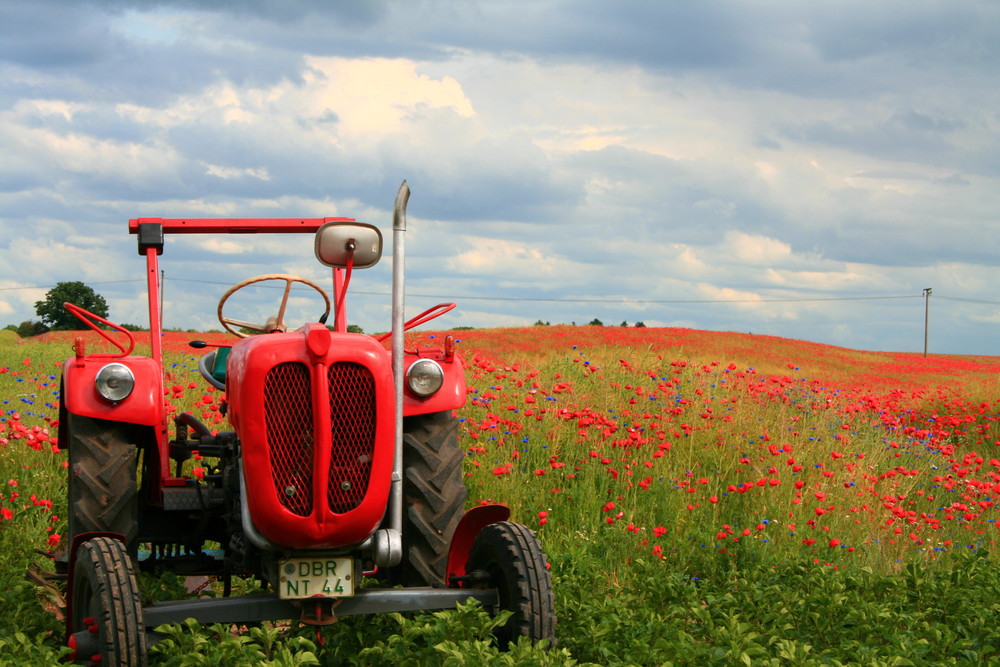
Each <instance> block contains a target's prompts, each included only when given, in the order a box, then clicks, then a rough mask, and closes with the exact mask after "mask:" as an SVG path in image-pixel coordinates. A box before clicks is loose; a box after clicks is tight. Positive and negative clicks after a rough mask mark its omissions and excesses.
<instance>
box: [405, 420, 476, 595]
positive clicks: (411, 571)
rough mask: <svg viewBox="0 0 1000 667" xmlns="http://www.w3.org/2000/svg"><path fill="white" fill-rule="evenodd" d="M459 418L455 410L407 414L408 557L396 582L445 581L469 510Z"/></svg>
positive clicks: (437, 583)
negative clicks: (453, 543) (453, 547)
mask: <svg viewBox="0 0 1000 667" xmlns="http://www.w3.org/2000/svg"><path fill="white" fill-rule="evenodd" d="M462 459H463V455H462V451H461V450H460V449H459V447H458V419H456V418H455V417H453V416H452V414H451V412H437V413H433V414H429V415H416V416H413V417H407V418H406V419H404V420H403V503H404V511H403V549H404V556H403V562H402V563H401V564H400V566H399V567H398V568H397V571H396V572H394V573H393V574H394V576H393V580H394V583H401V584H403V585H404V586H435V587H441V586H444V585H445V581H444V577H445V574H446V572H445V570H447V567H448V549H449V547H450V546H451V537H452V535H453V534H454V533H455V527H456V526H458V522H459V521H460V520H461V519H462V515H463V513H464V512H465V496H466V493H467V492H466V489H465V484H464V482H463V479H462Z"/></svg>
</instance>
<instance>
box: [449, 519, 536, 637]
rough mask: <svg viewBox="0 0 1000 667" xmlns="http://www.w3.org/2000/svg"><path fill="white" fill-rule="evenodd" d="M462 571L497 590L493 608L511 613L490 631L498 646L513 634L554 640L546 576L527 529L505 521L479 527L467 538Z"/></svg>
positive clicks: (533, 536)
mask: <svg viewBox="0 0 1000 667" xmlns="http://www.w3.org/2000/svg"><path fill="white" fill-rule="evenodd" d="M465 571H466V572H467V573H468V574H469V575H470V578H472V579H473V580H478V581H479V582H483V583H486V585H488V586H489V587H491V588H496V589H497V594H498V596H499V604H498V607H497V609H499V610H506V611H510V612H513V614H512V615H511V617H510V619H508V621H507V623H506V624H504V625H502V626H500V627H499V628H497V629H496V631H495V633H494V634H495V635H496V638H497V643H498V644H499V646H500V648H501V649H506V648H507V646H508V645H509V644H510V642H516V641H517V639H518V637H528V638H529V639H531V641H532V642H538V641H541V640H543V639H547V640H548V642H549V646H550V647H551V646H554V645H555V641H556V636H555V629H556V616H555V596H554V595H553V593H552V577H551V576H550V575H549V571H548V568H547V567H546V559H545V554H544V553H543V552H542V546H541V544H540V543H539V542H538V538H537V537H536V536H535V534H534V533H533V532H531V530H529V529H528V528H526V527H524V526H522V525H521V524H519V523H513V522H511V521H500V522H498V523H493V524H490V525H488V526H486V527H484V528H483V529H482V530H481V531H479V534H478V535H477V536H476V539H475V541H474V542H473V543H472V549H471V550H470V551H469V560H468V563H467V564H466V566H465Z"/></svg>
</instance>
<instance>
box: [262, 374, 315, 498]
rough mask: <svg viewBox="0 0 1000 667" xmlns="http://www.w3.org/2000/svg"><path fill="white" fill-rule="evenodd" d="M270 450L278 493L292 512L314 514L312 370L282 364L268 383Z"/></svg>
mask: <svg viewBox="0 0 1000 667" xmlns="http://www.w3.org/2000/svg"><path fill="white" fill-rule="evenodd" d="M264 415H265V423H266V425H267V446H268V454H269V455H270V458H271V468H272V472H273V476H274V490H275V493H277V495H278V498H280V499H281V504H282V505H284V506H285V507H287V508H288V510H289V511H291V512H293V513H295V514H297V515H299V516H308V515H309V514H311V513H312V466H313V415H312V402H311V401H310V396H309V368H308V367H307V366H306V365H305V364H300V363H284V364H279V365H277V366H275V367H274V368H272V369H271V370H270V371H268V374H267V379H266V381H265V383H264Z"/></svg>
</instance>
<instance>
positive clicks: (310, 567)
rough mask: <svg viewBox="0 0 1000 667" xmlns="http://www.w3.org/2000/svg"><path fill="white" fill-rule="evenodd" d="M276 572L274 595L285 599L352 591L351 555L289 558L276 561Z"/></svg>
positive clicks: (339, 596) (347, 594)
mask: <svg viewBox="0 0 1000 667" xmlns="http://www.w3.org/2000/svg"><path fill="white" fill-rule="evenodd" d="M278 573H279V581H278V597H280V598H282V599H285V600H290V599H297V598H310V597H314V596H317V595H320V596H324V597H333V598H343V597H350V596H352V595H354V559H353V558H332V557H331V558H326V557H323V558H289V559H287V560H283V561H279V562H278Z"/></svg>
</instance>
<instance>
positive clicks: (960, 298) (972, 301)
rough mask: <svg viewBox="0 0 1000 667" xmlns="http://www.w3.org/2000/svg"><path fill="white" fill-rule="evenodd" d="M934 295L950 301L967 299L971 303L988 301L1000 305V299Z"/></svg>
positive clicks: (992, 304)
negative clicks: (988, 299) (990, 299)
mask: <svg viewBox="0 0 1000 667" xmlns="http://www.w3.org/2000/svg"><path fill="white" fill-rule="evenodd" d="M934 296H935V297H936V298H938V299H946V300H948V301H967V302H969V303H986V304H990V305H991V306H1000V301H986V300H985V299H968V298H965V297H961V296H938V295H937V294H935V295H934Z"/></svg>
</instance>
